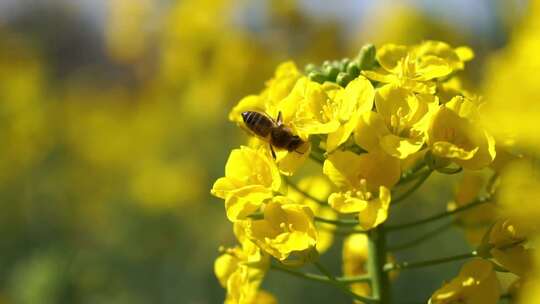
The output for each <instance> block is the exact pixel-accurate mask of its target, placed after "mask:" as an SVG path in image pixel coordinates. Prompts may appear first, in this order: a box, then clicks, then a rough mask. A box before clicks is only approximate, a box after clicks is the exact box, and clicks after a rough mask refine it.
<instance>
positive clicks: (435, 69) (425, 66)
mask: <svg viewBox="0 0 540 304" xmlns="http://www.w3.org/2000/svg"><path fill="white" fill-rule="evenodd" d="M417 69H418V70H417V73H418V74H420V75H421V76H420V77H418V78H416V79H417V80H423V81H426V80H431V79H434V78H439V77H444V76H447V75H449V74H450V73H452V67H450V65H449V64H448V62H446V61H445V60H444V59H441V58H439V57H435V56H426V57H424V58H422V61H421V63H420V65H418V67H417Z"/></svg>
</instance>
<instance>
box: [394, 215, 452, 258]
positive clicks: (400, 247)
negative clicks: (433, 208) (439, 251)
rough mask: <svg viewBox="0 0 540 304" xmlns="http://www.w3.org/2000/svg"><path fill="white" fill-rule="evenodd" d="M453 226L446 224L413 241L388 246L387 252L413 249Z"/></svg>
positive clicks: (449, 223)
mask: <svg viewBox="0 0 540 304" xmlns="http://www.w3.org/2000/svg"><path fill="white" fill-rule="evenodd" d="M453 225H454V223H453V222H448V223H446V224H444V225H442V226H441V227H439V228H437V229H435V230H433V231H430V232H428V233H426V234H424V235H422V236H419V237H418V238H416V239H413V240H411V241H407V242H403V243H401V244H399V245H394V246H388V250H389V251H392V252H396V251H400V250H404V249H408V248H410V247H413V246H416V245H418V244H420V243H422V242H423V241H425V240H429V239H430V238H432V237H434V236H437V235H438V234H439V233H441V232H443V231H445V230H446V229H448V228H450V227H452V226H453Z"/></svg>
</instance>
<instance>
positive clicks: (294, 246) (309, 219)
mask: <svg viewBox="0 0 540 304" xmlns="http://www.w3.org/2000/svg"><path fill="white" fill-rule="evenodd" d="M313 216H314V215H313V212H312V211H311V209H310V208H309V207H308V206H305V205H299V204H296V203H294V202H293V201H291V200H290V199H288V198H287V197H284V196H276V197H274V198H273V199H272V201H271V202H270V203H268V204H266V206H265V208H264V211H263V219H249V220H248V221H247V223H246V235H247V236H248V238H249V239H251V240H252V241H253V242H254V243H255V244H257V245H258V246H259V247H260V248H261V249H262V250H263V251H264V252H266V253H268V254H270V255H271V256H273V257H275V258H276V259H278V260H279V261H280V262H282V263H284V264H286V265H290V266H299V265H303V264H305V263H306V262H310V261H313V259H314V258H316V257H317V251H316V250H315V246H316V245H317V229H316V228H315V225H314V223H313Z"/></svg>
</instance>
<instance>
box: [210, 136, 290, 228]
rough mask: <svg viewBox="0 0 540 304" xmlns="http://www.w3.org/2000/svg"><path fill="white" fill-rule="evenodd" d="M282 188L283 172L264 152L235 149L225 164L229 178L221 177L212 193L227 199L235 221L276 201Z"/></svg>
mask: <svg viewBox="0 0 540 304" xmlns="http://www.w3.org/2000/svg"><path fill="white" fill-rule="evenodd" d="M280 186H281V176H280V175H279V170H278V168H277V167H276V165H275V164H274V162H273V161H272V159H271V156H270V155H269V154H268V153H265V152H264V150H261V149H258V150H255V149H252V148H248V147H241V148H240V149H234V150H233V151H232V152H231V154H230V155H229V159H228V160H227V164H226V165H225V177H222V178H219V179H218V180H217V181H216V182H215V183H214V186H213V187H212V190H211V193H212V194H213V195H215V196H217V197H219V198H222V199H224V200H225V209H226V211H227V217H228V218H229V220H231V221H237V220H241V219H245V218H246V217H247V216H249V215H250V214H252V213H253V212H255V211H256V210H257V209H259V207H260V206H261V205H262V203H263V202H264V201H265V200H267V199H270V198H272V196H273V192H274V191H278V190H279V189H280Z"/></svg>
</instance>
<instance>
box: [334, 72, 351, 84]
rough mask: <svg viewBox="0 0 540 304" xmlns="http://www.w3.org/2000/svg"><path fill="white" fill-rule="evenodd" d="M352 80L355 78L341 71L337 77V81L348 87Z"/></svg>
mask: <svg viewBox="0 0 540 304" xmlns="http://www.w3.org/2000/svg"><path fill="white" fill-rule="evenodd" d="M351 80H353V78H352V77H351V75H350V74H348V73H345V72H339V74H338V75H337V77H336V83H337V84H339V85H340V86H342V87H346V86H347V84H348V83H349V82H351Z"/></svg>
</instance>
